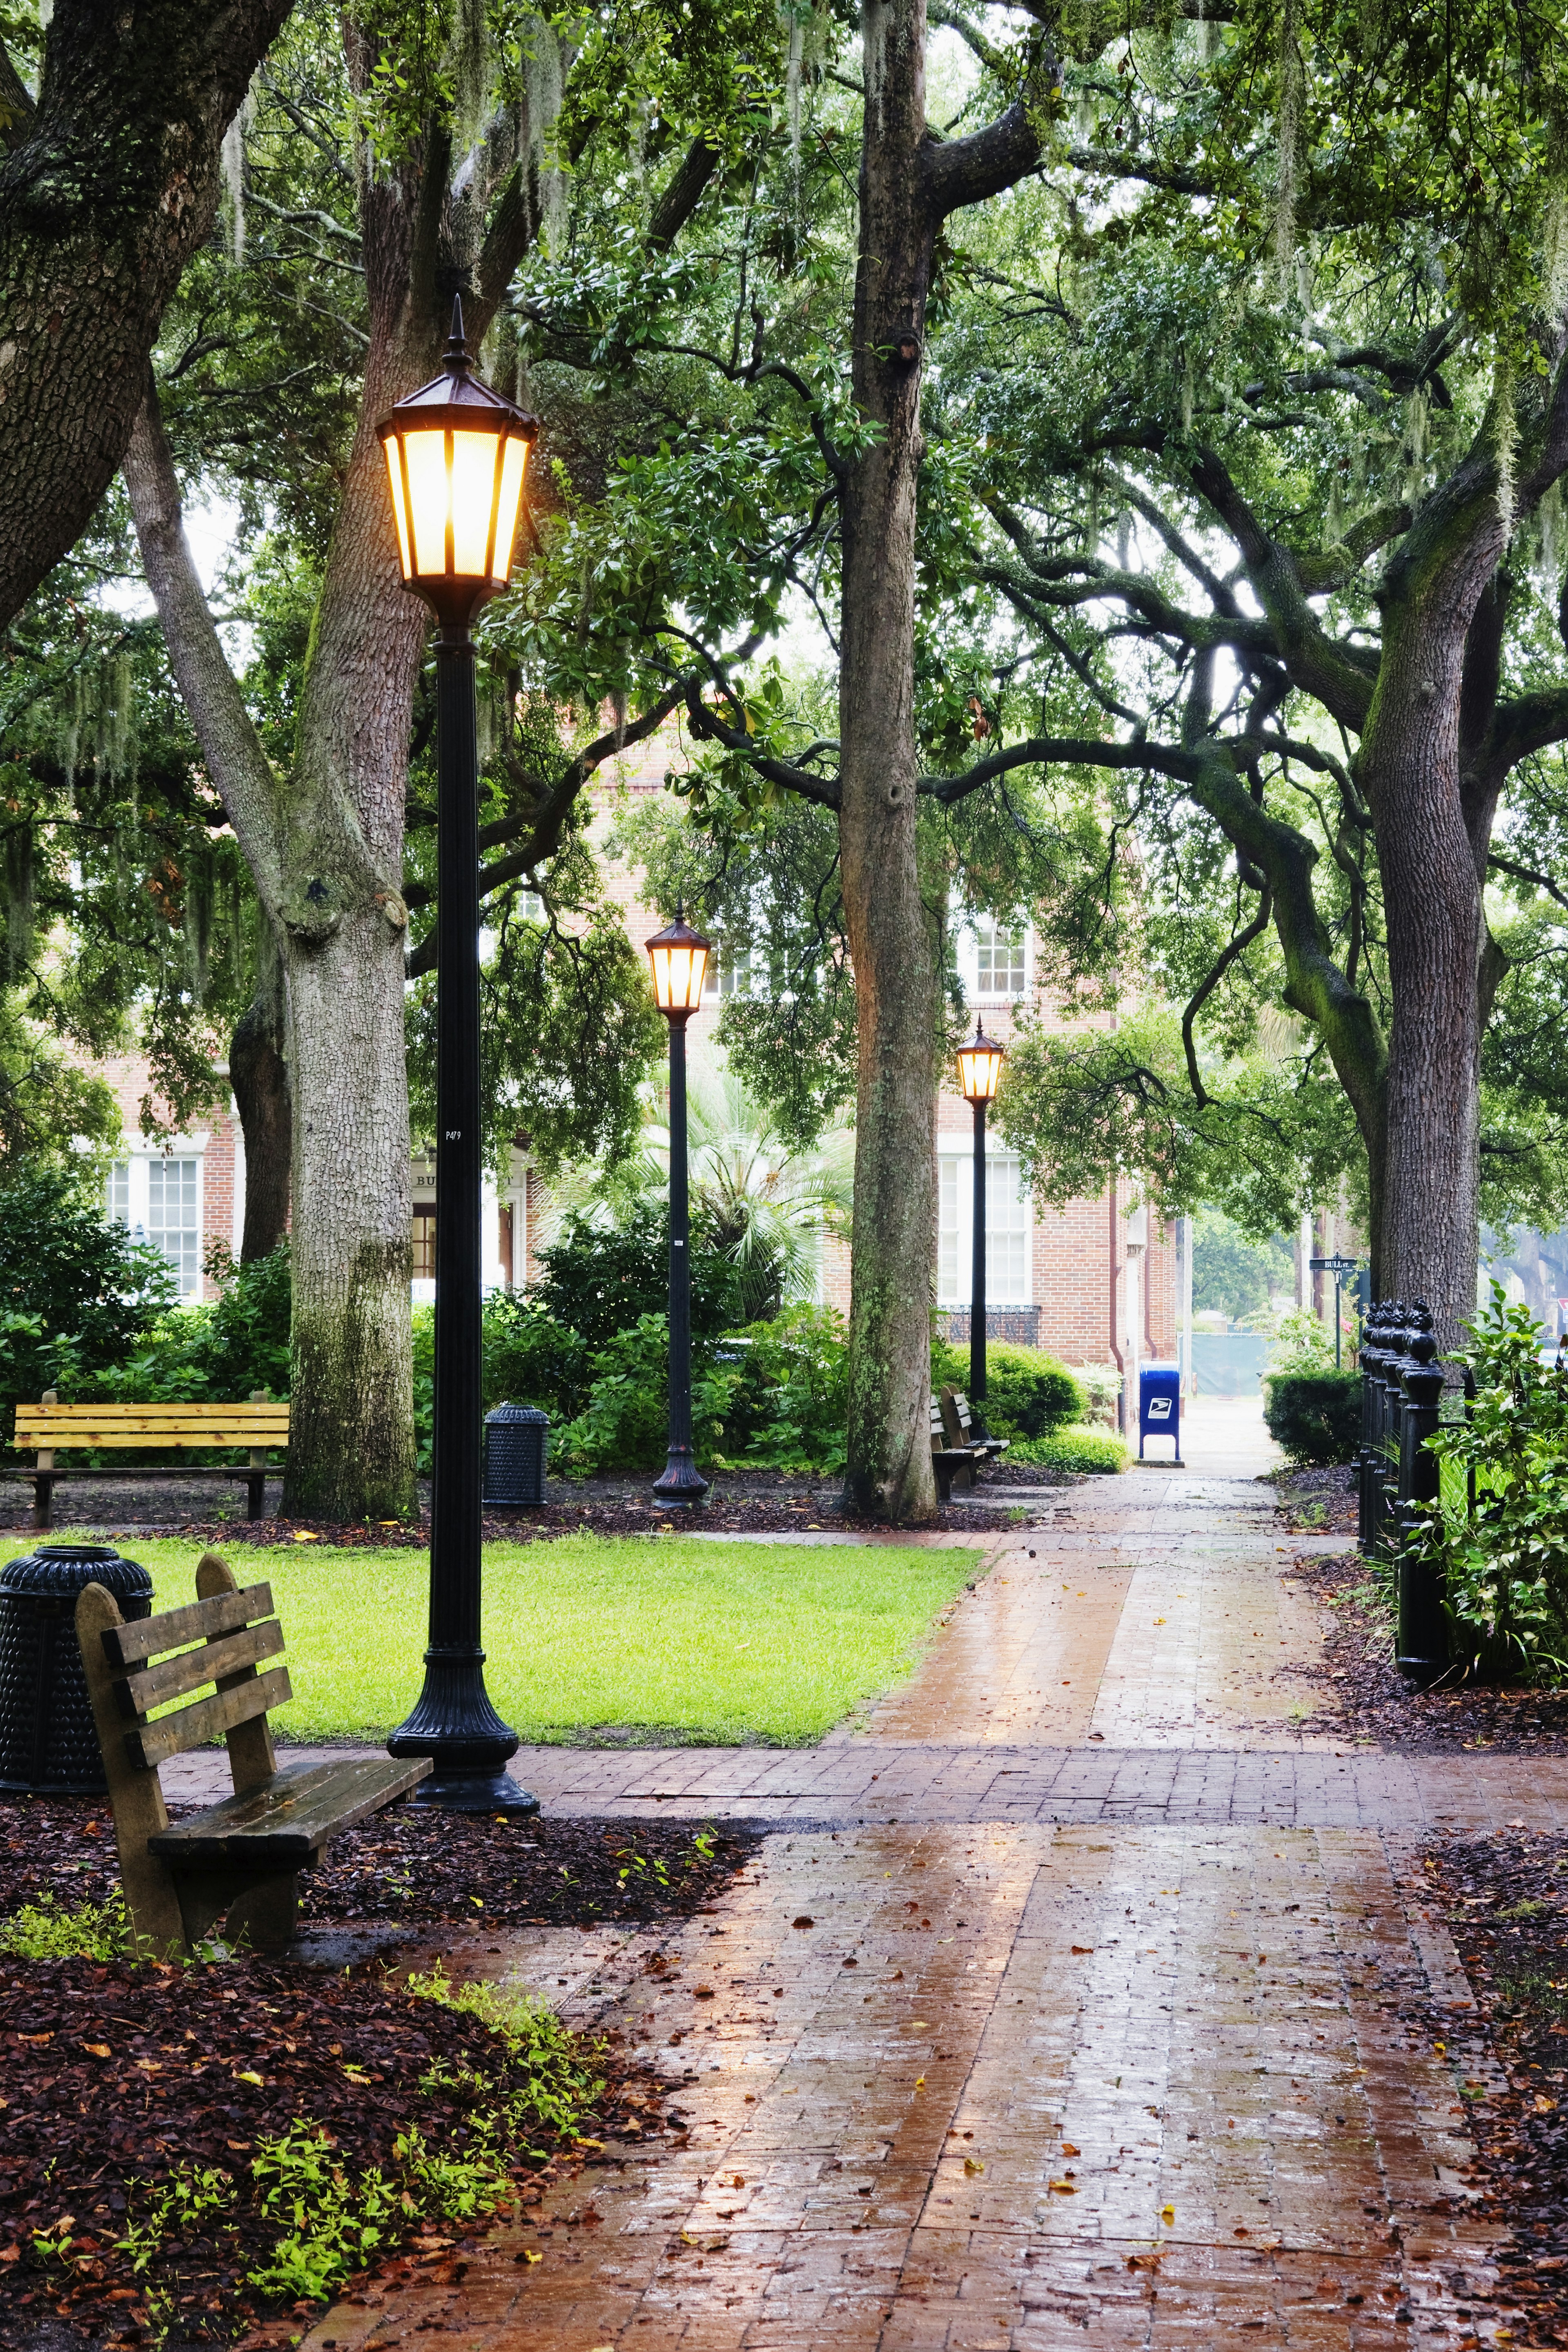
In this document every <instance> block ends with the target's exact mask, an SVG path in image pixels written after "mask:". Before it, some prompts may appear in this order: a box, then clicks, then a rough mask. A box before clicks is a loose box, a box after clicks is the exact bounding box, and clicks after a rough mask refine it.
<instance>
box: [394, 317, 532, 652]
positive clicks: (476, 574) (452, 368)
mask: <svg viewBox="0 0 1568 2352" xmlns="http://www.w3.org/2000/svg"><path fill="white" fill-rule="evenodd" d="M441 356H442V361H443V365H442V370H441V373H440V374H439V375H438V376H435V377H433V378H432V379H431V381H430V382H429V383H426V384H421V386H420V387H419V390H418V391H417V392H411V393H410V394H408V397H407V399H406V400H400V401H399V402H398V403H397V404H396V405H395V408H394V409H393V411H392V414H391V415H390V416H388V417H386V418H385V419H384V421H383V423H382V424H380V425H378V426H377V427H376V430H377V432H378V433H379V435H380V436H381V446H382V447H383V449H384V451H385V453H386V475H387V481H388V484H389V486H390V488H391V491H392V515H393V520H394V522H395V525H396V529H397V554H398V560H399V562H401V564H402V566H403V577H404V580H405V583H406V584H407V586H408V587H410V588H412V589H413V590H414V591H415V592H416V594H418V595H421V596H423V597H424V598H425V599H426V603H427V604H432V605H434V607H435V609H436V611H437V614H438V615H439V616H440V618H441V619H442V620H444V621H466V620H468V618H469V617H470V616H471V615H472V614H473V613H474V612H475V611H476V610H477V608H478V607H479V605H480V604H483V603H484V601H485V599H486V597H488V596H493V595H494V594H495V593H497V591H498V590H499V589H501V588H504V587H505V586H506V583H507V581H508V580H509V578H510V574H511V554H512V541H513V540H514V539H515V538H516V536H517V523H518V517H519V515H520V514H521V510H522V492H523V484H524V481H525V479H526V478H527V473H528V453H529V449H530V447H531V445H532V443H533V441H534V439H535V437H536V436H537V435H538V432H539V419H538V418H537V417H536V416H529V415H525V413H524V412H523V410H521V408H514V407H513V406H512V404H511V402H510V400H503V399H502V398H501V396H500V393H499V392H492V391H491V390H490V388H489V384H488V383H480V381H479V377H478V376H477V375H475V374H473V373H471V371H470V369H469V366H468V346H467V344H466V343H465V342H464V341H463V306H462V303H461V302H460V301H455V302H454V303H453V305H452V333H451V339H450V341H448V343H447V348H446V350H445V352H443V353H442V355H441Z"/></svg>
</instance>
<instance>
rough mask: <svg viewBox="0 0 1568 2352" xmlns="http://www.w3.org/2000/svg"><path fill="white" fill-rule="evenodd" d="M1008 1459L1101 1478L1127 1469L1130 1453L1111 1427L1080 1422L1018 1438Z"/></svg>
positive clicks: (1072, 1473) (1043, 1468)
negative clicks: (1110, 1430) (1041, 1434)
mask: <svg viewBox="0 0 1568 2352" xmlns="http://www.w3.org/2000/svg"><path fill="white" fill-rule="evenodd" d="M1007 1459H1008V1461H1009V1462H1027V1463H1030V1464H1037V1465H1038V1466H1039V1467H1040V1468H1041V1469H1042V1470H1057V1471H1061V1472H1065V1473H1069V1474H1071V1475H1076V1476H1079V1477H1095V1478H1099V1477H1109V1476H1111V1475H1114V1474H1115V1473H1116V1472H1117V1471H1119V1470H1125V1469H1126V1467H1127V1465H1128V1463H1129V1462H1130V1461H1131V1453H1130V1452H1129V1450H1128V1448H1127V1446H1126V1445H1124V1444H1123V1443H1122V1441H1121V1438H1120V1437H1113V1436H1112V1435H1111V1434H1110V1432H1109V1430H1104V1429H1089V1428H1087V1427H1085V1426H1084V1425H1083V1424H1082V1423H1074V1424H1070V1425H1069V1426H1068V1427H1067V1428H1063V1429H1047V1431H1046V1433H1045V1434H1044V1435H1043V1436H1041V1437H1022V1438H1018V1439H1016V1441H1015V1442H1014V1444H1013V1447H1012V1450H1011V1451H1010V1453H1009V1454H1008V1455H1007Z"/></svg>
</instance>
